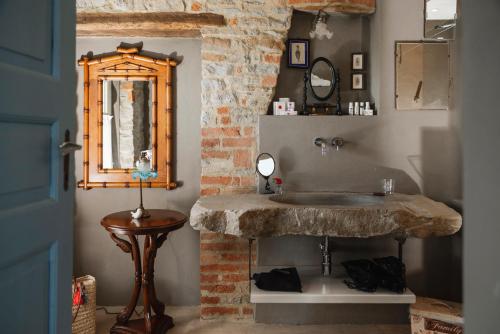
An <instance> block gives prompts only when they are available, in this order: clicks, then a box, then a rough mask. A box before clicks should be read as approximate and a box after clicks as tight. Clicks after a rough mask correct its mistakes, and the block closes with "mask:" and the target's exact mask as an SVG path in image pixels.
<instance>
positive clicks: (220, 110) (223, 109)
mask: <svg viewBox="0 0 500 334" xmlns="http://www.w3.org/2000/svg"><path fill="white" fill-rule="evenodd" d="M217 113H218V114H219V115H225V114H229V107H219V108H217Z"/></svg>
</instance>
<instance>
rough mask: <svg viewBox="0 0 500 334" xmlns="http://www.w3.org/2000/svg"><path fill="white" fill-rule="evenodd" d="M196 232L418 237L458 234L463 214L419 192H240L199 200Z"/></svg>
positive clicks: (193, 219)
mask: <svg viewBox="0 0 500 334" xmlns="http://www.w3.org/2000/svg"><path fill="white" fill-rule="evenodd" d="M190 223H191V226H192V227H193V228H195V229H196V230H204V231H211V232H219V233H224V234H230V235H235V236H239V237H244V238H259V237H271V236H275V237H276V236H282V235H312V236H325V235H328V236H332V237H358V238H368V237H375V236H382V235H405V236H410V237H417V238H427V237H432V236H445V235H450V234H453V233H456V232H457V231H458V230H459V229H460V227H461V226H462V217H461V216H460V215H459V214H458V213H457V212H456V211H455V210H453V209H451V208H449V207H447V206H446V205H444V204H443V203H439V202H436V201H433V200H431V199H430V198H427V197H425V196H422V195H404V194H393V195H390V196H382V197H378V196H373V195H371V194H355V193H319V192H315V193H288V194H285V195H283V196H277V195H271V196H269V195H259V194H239V195H236V194H235V195H221V196H212V197H202V198H200V199H199V200H198V201H197V202H196V203H195V205H194V206H193V208H192V209H191V217H190Z"/></svg>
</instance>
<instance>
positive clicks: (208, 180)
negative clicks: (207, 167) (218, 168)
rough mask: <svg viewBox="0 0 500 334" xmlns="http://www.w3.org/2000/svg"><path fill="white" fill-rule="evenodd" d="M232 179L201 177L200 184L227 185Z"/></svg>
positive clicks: (227, 177)
mask: <svg viewBox="0 0 500 334" xmlns="http://www.w3.org/2000/svg"><path fill="white" fill-rule="evenodd" d="M232 180H233V178H232V177H231V176H202V177H201V184H217V185H226V186H227V185H229V184H231V181H232Z"/></svg>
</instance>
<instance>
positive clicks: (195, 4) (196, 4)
mask: <svg viewBox="0 0 500 334" xmlns="http://www.w3.org/2000/svg"><path fill="white" fill-rule="evenodd" d="M191 10H192V11H193V12H199V11H200V10H201V3H199V2H197V1H195V2H193V3H192V4H191Z"/></svg>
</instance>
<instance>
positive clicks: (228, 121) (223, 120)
mask: <svg viewBox="0 0 500 334" xmlns="http://www.w3.org/2000/svg"><path fill="white" fill-rule="evenodd" d="M220 122H221V124H222V125H230V124H231V117H230V116H224V117H221V118H220Z"/></svg>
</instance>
